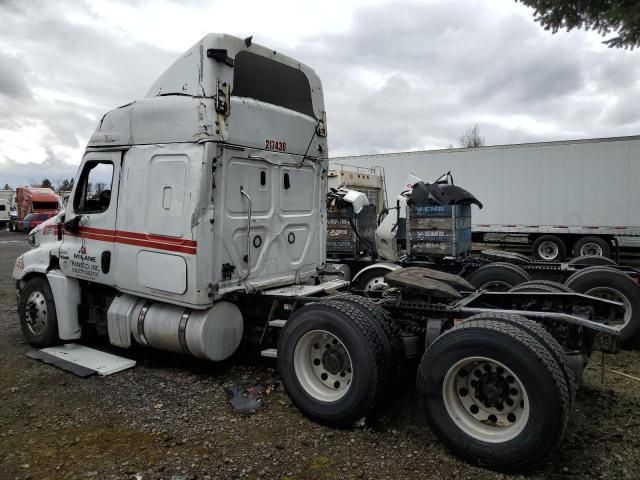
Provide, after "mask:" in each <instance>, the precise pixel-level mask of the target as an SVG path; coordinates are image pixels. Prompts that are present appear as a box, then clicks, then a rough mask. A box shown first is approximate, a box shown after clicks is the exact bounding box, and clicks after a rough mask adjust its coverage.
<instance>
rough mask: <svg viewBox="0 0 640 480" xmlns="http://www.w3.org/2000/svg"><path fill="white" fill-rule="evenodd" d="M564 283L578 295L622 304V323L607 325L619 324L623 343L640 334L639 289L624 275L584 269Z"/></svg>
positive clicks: (608, 270) (596, 269)
mask: <svg viewBox="0 0 640 480" xmlns="http://www.w3.org/2000/svg"><path fill="white" fill-rule="evenodd" d="M564 284H565V286H567V287H569V288H571V289H572V290H574V291H575V292H578V293H584V294H586V295H592V296H594V297H599V298H606V299H608V300H614V301H618V302H622V303H624V305H625V316H624V320H623V322H622V323H620V322H615V320H617V319H611V323H610V324H615V323H619V324H621V325H623V326H622V328H621V330H620V340H622V341H623V342H626V341H628V340H631V339H633V338H635V336H636V335H637V334H638V331H640V288H638V285H636V284H635V282H634V281H633V280H631V278H629V277H628V276H627V275H625V274H624V273H622V272H620V271H618V270H615V269H613V268H611V267H599V266H596V267H587V268H583V269H582V270H579V271H577V272H575V273H574V274H572V275H571V276H570V277H569V278H567V280H566V281H565V282H564Z"/></svg>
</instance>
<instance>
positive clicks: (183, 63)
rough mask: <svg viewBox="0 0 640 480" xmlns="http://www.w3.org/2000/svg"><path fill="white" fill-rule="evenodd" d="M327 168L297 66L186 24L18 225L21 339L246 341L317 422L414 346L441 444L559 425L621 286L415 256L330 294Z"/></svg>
mask: <svg viewBox="0 0 640 480" xmlns="http://www.w3.org/2000/svg"><path fill="white" fill-rule="evenodd" d="M327 176H328V160H327V121H326V115H325V110H324V100H323V90H322V85H321V83H320V79H319V78H318V76H317V75H316V74H315V73H314V71H313V70H312V69H311V68H309V67H307V66H305V65H304V64H302V63H300V62H299V61H297V60H294V59H292V58H289V57H287V56H286V55H283V54H281V53H279V52H276V51H274V50H273V49H270V48H265V47H262V46H259V45H256V44H254V43H252V41H251V38H247V39H244V40H243V39H240V38H235V37H232V36H228V35H221V34H210V35H207V36H205V37H204V38H203V39H202V40H200V41H199V42H197V43H196V44H195V45H194V46H193V47H192V48H190V49H189V50H188V51H187V52H185V54H184V55H182V56H181V57H180V58H179V59H178V60H176V62H175V63H174V64H173V65H171V66H170V67H169V68H168V69H167V71H166V72H165V73H164V74H162V75H161V76H160V78H159V79H158V80H157V81H156V82H155V83H154V84H153V86H152V87H151V88H150V90H149V91H148V93H147V95H146V97H145V98H143V99H141V100H137V101H133V102H131V103H128V104H126V105H124V106H122V107H119V108H116V109H114V110H111V111H110V112H108V113H106V114H105V115H104V116H103V117H102V119H101V120H100V123H99V125H98V127H97V129H96V131H95V133H94V134H93V136H92V137H91V139H90V141H89V144H88V145H87V148H86V150H85V153H84V156H83V158H82V161H81V163H80V166H79V170H78V174H77V176H76V179H75V182H74V187H73V191H72V192H71V195H70V197H69V200H68V202H67V207H66V209H65V211H64V213H59V214H58V215H57V216H56V217H54V218H52V219H50V220H48V221H47V222H45V223H43V224H42V225H40V226H38V227H36V228H35V229H34V230H33V231H32V232H31V233H30V243H31V245H32V248H31V250H29V251H28V252H26V253H24V254H22V255H21V256H19V257H18V258H17V259H16V262H15V266H14V270H13V277H14V278H15V280H16V283H17V289H18V314H19V320H20V324H21V328H22V331H23V334H24V336H25V338H26V340H27V341H28V342H29V343H30V344H31V345H33V346H35V347H45V346H48V345H52V344H55V343H58V342H76V341H81V340H82V337H83V335H84V334H85V333H87V332H90V331H91V332H97V333H98V334H102V335H104V337H105V338H106V339H108V342H109V343H110V344H112V345H116V346H118V347H122V348H130V347H132V346H133V345H136V344H137V345H142V346H144V347H148V348H154V349H159V350H165V351H171V352H179V353H183V354H185V355H191V356H194V357H197V358H201V359H207V360H210V361H221V360H224V359H227V358H229V357H231V356H232V355H234V354H236V355H241V354H245V353H246V352H249V351H250V349H255V351H256V352H260V353H261V354H262V356H264V357H267V358H275V359H276V361H277V366H278V370H279V373H280V376H281V378H282V382H283V385H284V387H285V390H286V392H287V394H288V395H289V396H290V398H291V400H292V401H293V403H294V404H295V405H296V406H297V407H298V408H299V409H300V410H301V411H302V412H303V413H304V414H305V415H306V416H308V417H309V418H311V419H313V420H315V421H317V422H320V423H323V424H325V425H329V426H333V427H348V426H351V425H353V424H354V423H355V422H357V421H358V420H360V419H362V418H366V417H369V416H372V415H375V414H376V412H378V411H380V409H382V408H384V405H385V401H386V398H388V395H390V394H392V393H393V394H397V391H398V389H399V388H400V385H399V384H398V379H399V377H400V376H401V372H402V370H403V367H404V365H405V361H406V359H407V358H415V359H417V360H419V362H420V366H419V368H418V374H417V378H416V382H417V385H418V392H419V397H420V402H421V408H422V409H423V410H424V413H425V415H426V418H427V420H428V423H429V424H430V425H431V428H432V429H433V430H434V432H435V433H436V434H437V435H438V437H439V438H440V439H441V440H442V441H443V442H444V443H445V444H446V445H447V446H448V447H449V448H450V449H451V450H452V451H453V452H454V453H456V454H457V455H459V456H461V457H462V458H464V459H466V460H467V461H469V462H473V463H475V464H481V465H484V466H485V467H489V468H494V469H497V470H521V469H526V468H530V467H533V466H535V465H536V464H537V463H538V462H540V461H541V459H542V458H544V456H545V455H546V454H547V453H548V452H549V451H551V450H552V449H553V448H554V447H555V446H556V445H557V444H558V442H560V440H561V438H562V434H563V432H564V430H565V427H566V425H567V421H568V419H569V416H570V411H571V409H572V407H573V404H574V398H575V390H576V388H577V386H578V383H579V376H580V374H581V372H582V369H583V368H584V364H585V361H586V359H587V357H588V355H589V354H590V353H591V352H592V351H595V350H601V351H606V352H612V353H613V352H617V351H618V350H619V348H620V335H619V333H620V329H619V328H618V327H616V326H614V325H609V323H610V322H611V321H615V320H616V319H620V318H622V317H623V316H624V305H623V304H621V303H620V302H616V301H611V300H607V299H601V298H595V297H592V296H588V295H582V294H576V293H572V292H540V291H522V292H484V291H476V290H475V289H474V287H473V286H472V285H470V284H469V283H468V282H466V281H465V280H464V279H463V278H461V277H458V276H456V275H451V274H447V273H443V272H438V271H436V270H432V269H425V268H405V269H397V270H395V271H393V272H390V273H389V274H387V275H386V277H385V280H386V281H387V282H388V283H389V285H391V286H392V288H390V289H389V291H388V292H387V294H386V295H385V296H384V298H381V299H379V300H374V299H371V298H367V297H363V296H357V295H352V294H349V293H346V292H345V291H344V289H345V287H347V286H348V282H346V281H344V280H341V279H339V278H334V277H329V276H327V275H326V274H327V265H326V252H325V244H326V240H325V239H326V230H327V208H326V192H327ZM104 178H108V179H110V181H109V182H108V184H107V188H105V189H104V190H102V191H101V193H100V195H98V196H96V195H92V194H91V193H90V192H91V189H90V188H89V184H91V183H94V182H95V180H96V179H104ZM346 201H349V202H351V203H352V204H353V205H355V206H357V205H360V204H361V203H362V198H359V196H358V195H355V196H354V197H353V198H351V197H349V198H347V200H346ZM241 345H244V348H240V346H241ZM266 361H270V360H266ZM203 420H205V419H203ZM205 421H206V420H205Z"/></svg>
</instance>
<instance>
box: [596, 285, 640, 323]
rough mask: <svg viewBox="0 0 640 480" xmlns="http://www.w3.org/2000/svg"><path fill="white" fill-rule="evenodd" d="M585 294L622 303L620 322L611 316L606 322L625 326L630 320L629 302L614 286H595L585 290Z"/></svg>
mask: <svg viewBox="0 0 640 480" xmlns="http://www.w3.org/2000/svg"><path fill="white" fill-rule="evenodd" d="M584 293H585V295H589V296H591V297H596V298H602V299H603V300H611V301H612V302H618V303H622V304H623V305H624V317H623V318H622V322H621V321H620V320H619V319H616V318H612V319H611V321H609V322H608V323H609V324H610V325H616V326H619V327H620V328H624V327H626V326H627V325H628V324H629V322H630V321H631V315H632V313H633V311H632V309H631V302H629V299H628V298H627V297H626V295H623V294H622V293H620V292H619V291H618V290H616V289H615V288H611V287H595V288H592V289H591V290H587V291H586V292H584Z"/></svg>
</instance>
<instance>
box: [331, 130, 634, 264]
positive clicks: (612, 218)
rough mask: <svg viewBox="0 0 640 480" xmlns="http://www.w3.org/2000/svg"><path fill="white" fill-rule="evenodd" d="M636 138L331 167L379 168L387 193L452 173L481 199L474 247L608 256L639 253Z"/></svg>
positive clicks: (353, 160) (374, 159)
mask: <svg viewBox="0 0 640 480" xmlns="http://www.w3.org/2000/svg"><path fill="white" fill-rule="evenodd" d="M639 158H640V137H639V136H633V137H618V138H599V139H589V140H572V141H559V142H542V143H528V144H520V145H495V146H487V147H479V148H453V149H442V150H428V151H416V152H400V153H389V154H379V155H360V156H352V157H336V158H332V159H331V162H332V163H335V164H336V165H339V164H349V165H354V166H356V167H360V168H370V167H374V166H377V167H382V168H384V170H385V171H386V183H387V188H389V194H390V195H395V194H397V193H399V192H401V191H403V190H405V189H406V178H407V174H408V173H409V172H411V173H413V174H415V175H416V176H418V177H420V178H422V179H424V180H427V181H432V180H434V179H435V178H436V177H438V175H440V174H441V173H442V172H447V171H450V172H451V173H452V175H453V176H454V178H455V179H456V181H457V183H459V184H460V185H464V186H465V188H467V189H468V190H469V191H471V192H473V193H474V194H475V195H476V196H477V197H478V198H480V199H482V202H483V203H484V207H485V208H483V209H482V210H480V209H475V208H474V211H473V215H472V217H473V225H472V229H473V233H474V240H476V241H482V240H483V239H485V238H490V239H493V240H495V239H500V238H505V237H515V236H524V237H525V238H526V239H527V240H528V241H529V242H530V243H531V245H532V252H533V255H534V257H536V258H537V259H540V260H546V261H554V262H561V261H562V260H563V259H564V258H565V257H566V256H569V255H573V256H576V257H577V256H582V255H603V256H609V255H610V254H611V253H612V252H613V249H614V248H615V246H617V242H619V243H620V245H622V246H630V247H633V246H635V247H637V246H640V210H639V209H638V208H637V205H639V204H640V189H639V188H638V186H637V182H636V180H635V179H637V178H640V161H639V160H638V159H639Z"/></svg>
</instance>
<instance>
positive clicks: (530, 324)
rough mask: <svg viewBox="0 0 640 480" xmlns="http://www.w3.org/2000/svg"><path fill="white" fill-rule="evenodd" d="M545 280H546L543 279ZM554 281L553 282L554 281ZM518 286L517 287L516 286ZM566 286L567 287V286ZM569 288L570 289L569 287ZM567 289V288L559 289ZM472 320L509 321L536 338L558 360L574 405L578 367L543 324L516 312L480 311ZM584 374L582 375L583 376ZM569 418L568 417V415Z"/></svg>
mask: <svg viewBox="0 0 640 480" xmlns="http://www.w3.org/2000/svg"><path fill="white" fill-rule="evenodd" d="M542 281H544V280H542ZM552 283H553V282H552ZM516 288H517V287H516ZM565 288H566V287H565ZM567 290H568V289H567ZM558 291H565V290H558ZM471 320H496V321H499V322H504V323H508V324H510V325H513V326H515V327H517V328H519V329H520V330H522V331H524V332H526V333H528V334H529V335H531V336H532V337H533V338H535V339H536V340H537V341H538V342H539V343H540V344H541V345H542V346H543V347H545V348H546V349H547V351H548V352H549V354H550V355H551V356H552V357H553V359H554V360H555V361H556V364H557V365H558V367H560V370H561V371H562V376H563V378H564V381H565V383H566V384H567V388H568V390H569V402H570V403H569V405H568V406H567V408H568V409H569V410H570V409H571V407H572V406H573V402H574V400H575V398H576V390H577V389H578V381H577V373H578V372H577V371H576V370H577V369H576V366H575V365H574V364H572V363H571V362H570V361H569V358H568V357H567V354H566V353H565V351H564V349H563V348H562V346H561V345H560V344H559V343H558V341H557V340H556V339H555V338H554V337H553V335H551V333H549V332H548V331H547V330H546V329H545V328H544V327H543V326H542V325H541V324H539V323H538V322H536V321H534V320H529V319H528V318H526V317H523V316H522V315H516V314H514V313H493V312H487V313H479V314H477V315H474V316H472V317H469V319H468V320H467V321H471ZM579 373H582V372H579ZM581 376H582V375H580V377H581ZM567 418H568V417H567Z"/></svg>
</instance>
